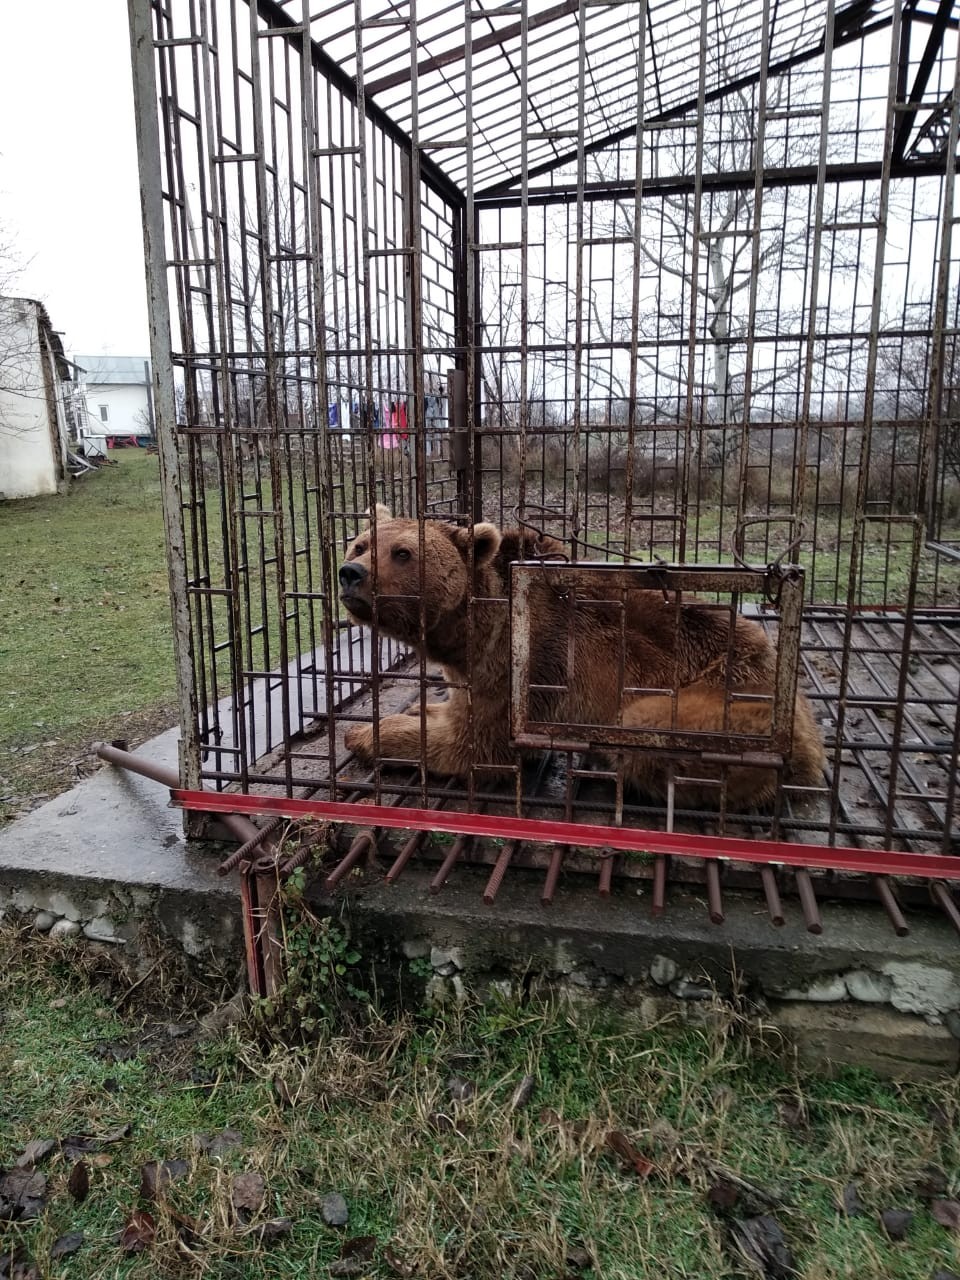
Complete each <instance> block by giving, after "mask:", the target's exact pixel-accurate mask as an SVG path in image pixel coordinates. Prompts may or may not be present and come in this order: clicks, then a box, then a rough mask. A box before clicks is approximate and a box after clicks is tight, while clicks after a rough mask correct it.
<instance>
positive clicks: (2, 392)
mask: <svg viewBox="0 0 960 1280" xmlns="http://www.w3.org/2000/svg"><path fill="white" fill-rule="evenodd" d="M69 381H70V362H69V361H68V360H67V359H66V358H65V357H64V354H63V343H62V342H61V341H60V336H59V334H57V333H55V332H54V330H53V327H52V325H51V324H50V317H49V316H48V315H47V311H46V308H45V307H44V306H43V304H42V303H40V302H35V301H34V300H33V299H32V298H0V498H33V497H36V496H37V495H39V494H44V493H56V492H57V491H58V490H59V489H60V488H61V487H62V486H63V485H64V483H65V482H66V480H67V478H68V472H67V416H66V412H65V409H64V395H63V391H64V384H65V383H69Z"/></svg>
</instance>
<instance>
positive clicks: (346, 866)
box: [323, 828, 377, 893]
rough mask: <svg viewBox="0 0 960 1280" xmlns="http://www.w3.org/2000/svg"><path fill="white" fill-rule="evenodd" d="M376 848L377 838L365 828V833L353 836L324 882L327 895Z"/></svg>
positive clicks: (361, 832)
mask: <svg viewBox="0 0 960 1280" xmlns="http://www.w3.org/2000/svg"><path fill="white" fill-rule="evenodd" d="M376 847H377V838H376V835H375V834H374V832H373V831H372V830H371V829H370V828H367V829H366V830H365V831H360V832H358V834H357V835H356V836H354V838H353V840H352V842H351V844H350V848H349V849H348V850H347V852H346V854H345V855H344V856H343V858H341V860H340V861H339V862H338V863H337V865H336V866H335V867H334V868H333V870H332V871H331V872H330V874H329V875H328V876H327V878H326V880H324V882H323V887H324V889H326V891H327V892H328V893H330V892H332V890H334V889H335V888H336V887H337V885H338V884H339V883H340V881H341V880H342V879H343V877H344V876H345V875H347V874H348V873H349V872H351V871H352V870H353V868H354V867H355V866H356V865H357V863H358V862H362V861H363V859H364V858H366V857H369V855H370V854H371V853H373V852H374V851H375V850H376Z"/></svg>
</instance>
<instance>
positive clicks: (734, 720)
mask: <svg viewBox="0 0 960 1280" xmlns="http://www.w3.org/2000/svg"><path fill="white" fill-rule="evenodd" d="M371 541H372V533H371V532H370V531H369V530H367V531H365V532H363V533H361V534H360V535H359V537H358V538H357V539H356V540H355V541H354V542H353V544H352V545H351V547H350V548H349V550H348V552H347V556H346V559H345V560H344V562H343V565H342V566H341V586H342V588H343V590H342V593H341V598H342V600H343V602H344V605H345V606H346V608H347V610H348V611H349V613H350V614H351V616H352V617H353V618H354V619H355V620H356V621H358V622H361V623H368V624H369V623H370V622H371V621H372V620H373V610H374V606H375V608H376V619H377V625H378V627H379V629H380V630H381V631H383V632H384V633H385V634H387V635H390V636H393V637H395V638H396V639H397V640H400V641H402V642H404V643H406V644H408V645H410V646H411V647H412V648H414V649H416V650H418V651H421V650H422V652H423V655H424V657H426V658H427V659H428V660H430V661H432V662H437V663H440V664H441V665H442V666H443V668H444V673H445V676H446V678H447V680H448V681H449V682H450V684H451V685H453V686H454V687H452V688H451V689H450V694H449V698H448V700H447V701H446V702H440V703H432V704H430V705H426V706H425V707H424V708H423V716H424V717H425V740H426V766H427V768H428V770H429V771H430V772H431V773H435V774H441V775H448V776H451V775H452V776H465V775H466V774H467V773H468V772H469V771H470V768H471V766H478V765H482V766H496V765H506V764H511V763H513V762H514V761H515V759H516V751H515V750H514V749H513V748H511V746H510V741H509V739H510V687H509V661H510V622H509V606H508V603H507V594H508V589H509V572H510V570H509V566H510V564H511V562H512V561H515V560H522V559H529V558H532V557H533V556H535V555H539V556H544V555H547V556H549V555H557V556H558V557H562V556H563V551H564V549H563V547H562V545H561V544H560V543H559V542H557V541H556V540H555V539H552V538H543V539H540V540H539V542H536V541H535V539H534V537H533V535H531V534H526V533H525V534H521V533H520V532H519V531H518V530H516V529H508V530H505V531H502V532H501V530H499V529H497V528H496V527H495V526H494V525H492V524H477V525H474V526H473V529H472V530H470V529H465V528H458V527H456V526H455V525H453V524H447V523H446V522H443V521H438V520H428V521H426V522H425V523H424V526H423V597H422V605H423V609H422V614H423V627H424V637H423V638H424V642H423V643H422V644H421V563H420V556H421V551H420V527H419V525H418V523H417V521H416V520H409V519H403V518H397V517H394V516H393V515H392V514H391V513H390V512H389V511H388V510H387V509H386V508H385V507H378V508H377V518H376V563H375V565H374V560H373V555H372V551H371ZM471 543H472V548H473V581H472V584H471V575H470V569H469V563H470V548H471ZM471 594H472V595H473V609H472V615H473V627H472V632H468V608H467V601H468V597H469V596H470V595H471ZM609 594H610V593H609V588H604V587H598V588H597V593H596V596H595V598H596V599H605V598H609ZM577 598H578V600H589V599H590V592H589V590H584V589H582V588H580V587H578V589H577ZM530 606H531V607H530V654H531V657H530V661H531V669H530V675H531V683H532V684H535V685H553V686H562V689H563V691H562V692H560V693H556V694H549V693H542V694H539V695H538V696H537V698H536V699H535V700H534V702H533V707H534V711H535V718H536V719H537V720H540V719H552V720H557V721H563V722H568V723H573V724H596V725H604V724H606V725H615V724H616V723H617V717H618V714H619V713H620V711H621V704H622V723H623V724H624V725H626V726H633V727H646V728H654V729H655V728H664V729H669V728H671V727H673V728H675V729H680V730H685V731H687V732H696V731H709V730H714V731H721V730H723V728H724V711H725V708H726V713H727V728H728V729H730V730H733V731H738V732H741V733H750V734H756V735H766V734H769V732H770V714H771V711H770V703H769V702H750V701H728V698H727V694H726V693H725V685H726V683H727V681H728V679H729V686H730V689H731V690H732V691H734V692H736V693H738V694H770V693H771V692H772V689H773V679H774V673H775V665H776V655H775V653H774V650H773V648H772V646H771V644H770V642H769V641H768V639H767V637H766V635H765V633H764V631H763V629H762V628H761V627H760V626H758V625H757V624H756V623H755V622H751V621H749V620H748V619H746V618H744V617H742V616H738V617H737V618H736V623H735V631H734V635H733V639H732V643H731V638H730V634H729V624H728V621H727V618H726V617H725V616H723V615H721V614H720V613H719V612H718V611H717V610H715V609H711V608H710V607H709V606H707V605H704V604H702V603H699V602H696V601H689V602H685V603H683V604H682V606H681V608H680V610H679V615H678V611H677V608H676V605H675V604H674V603H673V602H672V601H666V600H665V599H664V596H663V594H662V593H660V592H656V591H645V590H636V591H631V592H629V593H627V595H626V597H625V606H626V607H625V616H624V622H623V632H622V633H621V623H620V620H619V617H618V616H617V611H615V610H611V609H590V608H584V609H582V610H580V611H579V612H578V615H577V624H576V627H575V628H573V635H574V641H573V643H574V660H573V662H572V664H570V663H569V653H568V649H569V640H570V635H571V628H570V626H569V624H568V619H569V613H568V609H567V606H566V605H565V603H564V601H563V599H562V597H561V594H559V593H558V592H557V591H556V590H555V589H554V587H553V586H552V585H551V581H550V578H549V575H548V573H547V572H545V574H544V578H543V581H542V583H538V582H536V581H534V583H533V585H532V588H531V595H530ZM621 636H622V637H623V639H622V640H621ZM621 644H622V645H623V649H624V660H623V664H622V668H621V663H620V658H619V655H620V648H621ZM467 685H469V690H468V688H467ZM675 685H676V689H677V696H676V717H675V720H673V721H672V717H673V714H674V712H673V706H672V698H671V696H670V694H669V693H662V694H661V693H651V694H648V695H642V694H637V695H627V696H626V697H624V695H623V693H622V690H623V689H624V687H627V688H646V689H652V690H656V689H665V690H670V689H673V688H674V687H675ZM411 710H412V712H413V714H410V713H405V714H402V715H391V716H387V717H386V718H384V719H383V720H381V721H380V722H379V727H378V739H379V746H378V752H379V756H380V758H381V759H385V760H409V761H414V762H416V761H419V760H420V756H421V711H420V708H419V707H415V708H412V709H411ZM345 741H346V745H347V747H348V748H349V749H350V750H352V751H354V752H355V753H356V754H357V755H358V756H359V757H360V758H361V759H363V760H371V759H373V757H374V750H375V742H374V727H373V725H354V726H351V728H350V729H349V730H348V731H347V735H346V739H345ZM624 761H625V776H626V778H627V780H628V781H629V782H630V783H632V784H633V785H634V786H635V787H636V788H637V789H638V790H640V791H642V792H644V793H646V794H647V795H652V796H654V797H658V798H662V797H663V796H664V795H665V793H666V783H667V762H666V760H665V758H664V757H662V756H659V755H658V754H657V753H655V752H651V751H641V750H626V751H625V752H624ZM822 769H823V746H822V742H821V739H820V733H819V731H818V729H817V726H816V723H815V721H814V719H813V715H812V712H811V709H810V704H809V702H808V701H807V699H806V698H805V697H804V696H803V694H798V695H797V701H796V713H795V718H794V737H793V752H792V756H791V759H790V762H789V767H788V778H789V780H790V781H791V782H794V783H797V784H800V785H804V786H813V785H817V784H819V783H821V782H822ZM674 770H675V776H676V778H677V801H678V804H680V805H684V804H688V805H702V804H711V805H716V804H717V803H718V798H719V788H718V787H717V786H715V785H713V786H711V785H709V784H708V785H700V784H698V783H697V782H695V781H694V778H699V779H705V778H714V779H716V778H718V777H719V776H720V775H719V771H718V766H716V765H712V766H711V765H708V764H705V763H704V762H702V761H700V760H699V759H696V758H692V757H690V758H687V759H681V760H679V761H677V760H676V759H675V763H674ZM485 774H487V770H484V771H483V772H482V773H481V774H480V775H479V776H480V777H481V778H482V777H483V776H484V775H485ZM686 775H691V776H689V777H687V776H686ZM726 776H727V796H728V803H730V804H732V805H736V806H743V805H761V804H764V803H767V802H769V801H770V800H771V799H772V797H773V794H774V792H775V788H776V773H775V771H774V770H773V769H771V768H762V767H753V766H746V765H731V766H728V767H727V771H726Z"/></svg>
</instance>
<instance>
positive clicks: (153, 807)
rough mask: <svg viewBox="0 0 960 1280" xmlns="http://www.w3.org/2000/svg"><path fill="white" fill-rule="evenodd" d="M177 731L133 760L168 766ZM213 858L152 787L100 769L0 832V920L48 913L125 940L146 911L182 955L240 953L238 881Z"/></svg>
mask: <svg viewBox="0 0 960 1280" xmlns="http://www.w3.org/2000/svg"><path fill="white" fill-rule="evenodd" d="M178 739H179V730H177V729H171V730H169V731H168V732H167V733H164V734H161V735H160V736H159V737H156V738H153V739H151V740H150V741H149V742H147V743H144V744H143V745H142V746H140V747H138V748H137V753H138V754H140V755H144V756H147V757H148V758H150V759H152V760H154V761H156V762H157V763H160V764H165V765H168V766H170V767H175V766H176V763H177V742H178ZM219 860H220V859H219V857H218V856H217V852H216V851H215V850H213V849H211V847H210V846H209V845H204V844H200V843H194V842H189V841H187V840H186V839H185V838H184V835H183V822H182V815H181V813H180V812H179V810H176V809H172V808H170V806H169V805H168V802H167V791H166V789H165V788H164V787H162V786H160V785H159V784H158V783H156V782H150V781H149V780H148V779H146V778H141V777H139V776H138V775H137V774H132V773H126V772H125V771H123V770H122V769H113V768H110V767H104V768H102V769H98V770H97V772H96V773H95V774H93V775H92V776H91V777H89V778H86V779H85V780H84V781H83V782H80V783H78V785H77V786H75V787H74V788H73V789H72V790H71V791H67V792H64V793H63V795H60V796H57V797H56V798H55V799H53V800H49V801H47V803H46V804H43V805H41V806H40V807H39V808H37V809H34V810H32V811H31V812H30V813H28V814H26V815H25V816H24V817H22V818H19V819H17V821H15V822H12V823H10V824H9V825H8V826H6V827H4V828H2V829H0V915H2V914H3V913H4V912H5V911H6V910H10V909H13V910H15V911H20V912H27V911H49V912H50V913H51V914H52V915H54V916H57V917H60V918H63V919H66V920H71V921H76V922H77V923H78V924H80V925H81V927H82V928H83V931H84V932H85V933H86V934H87V936H88V937H90V938H96V939H98V940H101V941H113V940H119V941H122V940H125V939H132V938H133V937H134V936H135V934H136V932H137V920H138V918H140V917H142V916H143V915H144V914H145V913H148V914H150V915H152V916H154V917H155V918H156V920H157V921H158V922H159V923H160V925H161V926H162V927H163V929H164V930H165V931H166V932H167V933H168V934H169V935H170V937H171V938H173V939H175V940H176V941H177V942H178V943H179V944H180V945H181V946H182V947H183V948H184V949H185V950H186V951H187V952H188V953H190V954H199V953H200V952H202V951H204V950H210V949H212V950H215V951H218V952H221V953H226V952H230V951H232V950H234V949H236V951H237V954H238V955H239V954H240V948H241V947H242V941H241V934H240V898H239V889H238V882H237V878H236V877H235V876H231V877H226V878H224V879H221V878H220V876H218V875H217V870H216V868H217V864H218V862H219Z"/></svg>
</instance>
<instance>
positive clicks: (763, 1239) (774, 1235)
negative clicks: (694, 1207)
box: [731, 1213, 797, 1280]
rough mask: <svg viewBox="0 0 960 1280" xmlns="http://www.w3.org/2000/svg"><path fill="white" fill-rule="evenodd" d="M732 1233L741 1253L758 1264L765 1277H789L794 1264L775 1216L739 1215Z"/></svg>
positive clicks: (769, 1279) (784, 1279)
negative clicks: (749, 1216) (747, 1216)
mask: <svg viewBox="0 0 960 1280" xmlns="http://www.w3.org/2000/svg"><path fill="white" fill-rule="evenodd" d="M731 1235H732V1237H733V1242H734V1245H735V1246H736V1248H737V1249H738V1250H739V1252H740V1254H741V1255H742V1256H743V1257H744V1258H745V1259H746V1260H747V1262H749V1263H750V1264H751V1265H752V1266H754V1267H757V1268H759V1270H760V1272H761V1274H762V1275H763V1276H764V1277H765V1278H766V1280H791V1277H793V1276H795V1275H796V1274H797V1264H796V1262H795V1261H794V1258H793V1254H792V1253H791V1252H790V1250H789V1248H788V1247H787V1242H786V1240H785V1239H784V1235H783V1231H782V1230H781V1228H780V1224H779V1223H778V1222H777V1220H776V1218H772V1217H771V1216H770V1214H768V1213H764V1214H761V1215H760V1216H759V1217H757V1218H738V1219H737V1220H736V1221H735V1222H734V1223H733V1226H732V1228H731Z"/></svg>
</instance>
